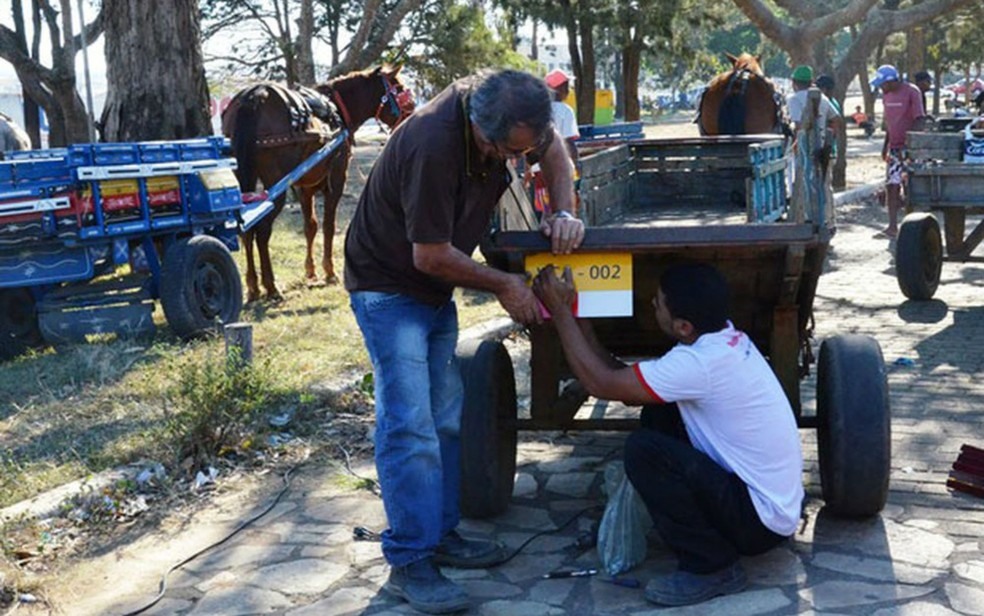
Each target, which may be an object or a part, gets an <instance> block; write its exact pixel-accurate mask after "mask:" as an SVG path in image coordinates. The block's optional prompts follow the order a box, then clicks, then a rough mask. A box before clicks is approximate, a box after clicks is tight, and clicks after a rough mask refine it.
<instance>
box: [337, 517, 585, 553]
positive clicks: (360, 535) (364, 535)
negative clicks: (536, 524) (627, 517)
mask: <svg viewBox="0 0 984 616" xmlns="http://www.w3.org/2000/svg"><path fill="white" fill-rule="evenodd" d="M602 507H604V505H601V504H598V505H591V506H590V507H585V508H584V509H581V510H580V511H578V512H577V513H575V514H574V515H572V516H571V517H570V518H569V519H568V520H567V521H566V522H564V523H563V524H561V525H560V526H558V527H557V528H550V529H547V530H541V531H540V532H538V533H536V534H534V535H533V536H532V537H530V538H529V539H527V540H526V541H524V542H523V543H521V544H520V545H519V547H518V548H516V549H515V550H513V552H512V554H510V555H509V556H506V557H505V558H504V559H502V560H501V561H499V562H497V563H496V564H495V565H492V566H494V567H498V566H500V565H504V564H506V563H507V562H509V561H510V560H512V559H513V558H515V557H516V556H518V555H519V553H520V552H522V551H523V550H524V549H525V548H526V546H528V545H529V544H530V543H532V542H533V540H534V539H539V538H540V537H542V536H544V535H550V534H553V533H559V532H560V531H562V530H564V529H565V528H567V527H568V526H570V525H571V523H573V522H574V520H577V519H578V518H580V517H581V516H582V515H584V514H585V513H587V512H589V511H592V510H594V509H601V508H602ZM352 539H354V540H356V541H380V540H382V537H380V535H379V533H376V532H373V531H371V530H369V529H368V528H366V527H365V526H356V527H355V528H353V529H352Z"/></svg>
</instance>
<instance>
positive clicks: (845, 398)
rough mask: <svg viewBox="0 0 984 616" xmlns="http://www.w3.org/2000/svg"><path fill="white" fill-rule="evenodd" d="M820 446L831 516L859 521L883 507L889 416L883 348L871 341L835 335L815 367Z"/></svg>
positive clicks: (822, 478)
mask: <svg viewBox="0 0 984 616" xmlns="http://www.w3.org/2000/svg"><path fill="white" fill-rule="evenodd" d="M817 420H818V422H817V444H818V449H819V454H820V484H821V486H822V488H823V499H824V501H826V504H827V507H829V508H830V510H831V512H832V513H836V514H838V515H843V516H852V517H861V516H869V515H874V514H876V513H878V512H879V511H881V509H882V507H884V506H885V499H886V498H887V497H888V475H889V470H890V463H891V449H892V444H891V426H890V421H891V413H890V410H889V403H888V380H887V379H886V376H885V361H884V359H883V358H882V352H881V347H879V346H878V342H876V341H875V339H874V338H870V337H868V336H856V335H851V336H834V337H833V338H828V339H827V340H825V341H824V343H823V344H822V345H821V346H820V359H819V362H818V363H817Z"/></svg>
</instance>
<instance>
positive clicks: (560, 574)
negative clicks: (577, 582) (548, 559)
mask: <svg viewBox="0 0 984 616" xmlns="http://www.w3.org/2000/svg"><path fill="white" fill-rule="evenodd" d="M597 574H598V570H597V569H578V570H576V571H551V572H550V573H544V574H543V579H545V580H555V579H560V578H572V577H590V576H592V575H597Z"/></svg>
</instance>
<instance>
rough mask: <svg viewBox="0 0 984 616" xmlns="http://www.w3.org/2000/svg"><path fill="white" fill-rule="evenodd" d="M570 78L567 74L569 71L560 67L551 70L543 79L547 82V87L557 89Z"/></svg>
mask: <svg viewBox="0 0 984 616" xmlns="http://www.w3.org/2000/svg"><path fill="white" fill-rule="evenodd" d="M570 80H571V78H570V77H568V76H567V73H565V72H564V71H562V70H560V69H559V68H555V69H554V70H552V71H550V72H549V73H547V76H546V77H544V78H543V81H544V82H545V83H546V84H547V87H548V88H553V89H555V90H556V89H557V88H559V87H560V86H562V85H564V84H565V83H567V82H568V81H570Z"/></svg>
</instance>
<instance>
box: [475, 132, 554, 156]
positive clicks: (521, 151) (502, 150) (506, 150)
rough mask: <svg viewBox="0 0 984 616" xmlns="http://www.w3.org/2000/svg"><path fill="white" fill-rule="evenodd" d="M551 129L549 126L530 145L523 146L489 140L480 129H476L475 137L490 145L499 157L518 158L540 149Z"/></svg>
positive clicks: (547, 138) (548, 136)
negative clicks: (512, 146) (511, 145)
mask: <svg viewBox="0 0 984 616" xmlns="http://www.w3.org/2000/svg"><path fill="white" fill-rule="evenodd" d="M476 128H477V127H476ZM552 130H553V128H552V127H551V128H549V129H548V130H547V131H545V132H544V133H543V135H541V136H540V137H539V138H538V139H537V140H536V141H535V142H534V143H533V144H532V145H530V146H527V147H525V148H511V147H509V146H508V145H506V144H505V143H501V142H496V141H491V140H490V139H488V138H487V137H486V136H485V134H484V133H482V131H481V129H478V130H476V137H477V138H478V139H479V141H481V142H483V143H485V144H487V145H489V146H491V147H492V149H493V150H494V151H495V153H496V154H497V155H498V156H499V157H500V158H519V157H520V156H526V155H527V154H529V153H530V152H534V151H536V150H540V149H542V148H543V147H544V145H546V144H547V143H548V142H549V140H550V131H552Z"/></svg>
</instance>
